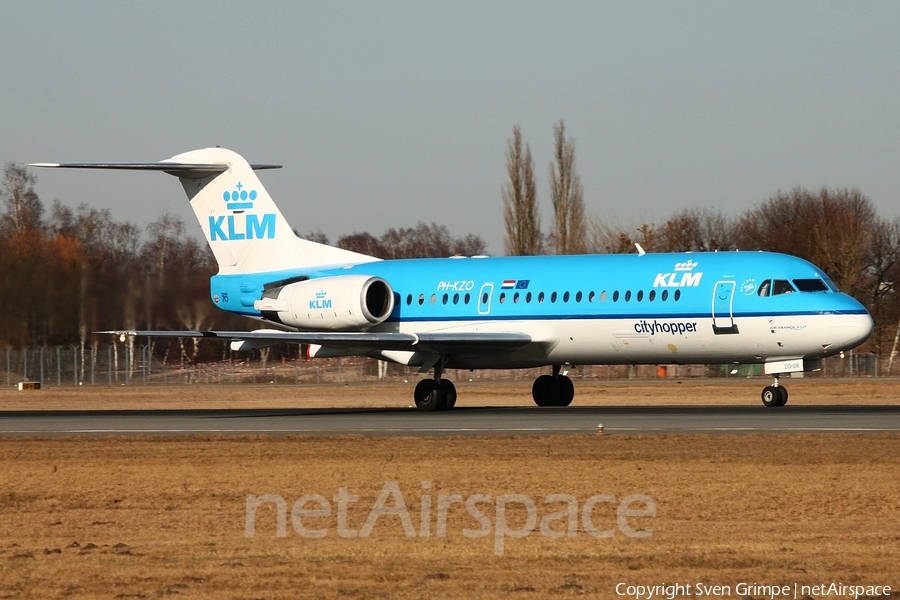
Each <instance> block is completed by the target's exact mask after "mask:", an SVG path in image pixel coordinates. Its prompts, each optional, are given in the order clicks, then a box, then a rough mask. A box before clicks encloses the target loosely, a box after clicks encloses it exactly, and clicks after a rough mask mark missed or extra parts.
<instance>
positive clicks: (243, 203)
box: [222, 182, 257, 210]
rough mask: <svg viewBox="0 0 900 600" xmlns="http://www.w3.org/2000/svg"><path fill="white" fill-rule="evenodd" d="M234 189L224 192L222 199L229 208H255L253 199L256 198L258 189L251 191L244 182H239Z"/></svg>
mask: <svg viewBox="0 0 900 600" xmlns="http://www.w3.org/2000/svg"><path fill="white" fill-rule="evenodd" d="M234 187H235V188H237V189H234V190H232V191H230V192H225V193H224V194H222V199H223V200H225V204H227V205H228V210H244V209H248V208H253V201H254V200H256V195H257V194H256V190H250V191H249V192H248V191H247V190H245V189H244V184H242V183H241V182H238V184H237V185H236V186H234Z"/></svg>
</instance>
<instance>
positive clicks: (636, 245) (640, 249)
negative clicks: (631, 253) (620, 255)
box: [634, 242, 647, 256]
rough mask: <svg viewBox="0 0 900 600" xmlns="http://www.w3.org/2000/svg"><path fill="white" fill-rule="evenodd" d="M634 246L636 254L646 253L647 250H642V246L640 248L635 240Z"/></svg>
mask: <svg viewBox="0 0 900 600" xmlns="http://www.w3.org/2000/svg"><path fill="white" fill-rule="evenodd" d="M634 247H635V248H637V251H638V256H643V255H645V254H647V251H646V250H644V249H643V248H641V245H640V244H638V243H637V242H635V243H634Z"/></svg>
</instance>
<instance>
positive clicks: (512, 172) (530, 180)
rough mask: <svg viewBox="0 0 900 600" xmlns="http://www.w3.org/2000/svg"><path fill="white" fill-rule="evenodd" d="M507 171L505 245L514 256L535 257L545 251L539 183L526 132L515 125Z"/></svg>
mask: <svg viewBox="0 0 900 600" xmlns="http://www.w3.org/2000/svg"><path fill="white" fill-rule="evenodd" d="M506 172H507V175H508V176H509V181H507V182H506V185H504V186H503V190H502V194H503V222H504V224H505V226H506V239H505V240H504V247H505V250H506V254H507V255H510V256H533V255H535V254H540V253H541V249H542V248H541V247H542V245H543V240H542V236H541V217H540V214H539V213H538V210H537V186H536V185H535V182H534V161H533V160H532V159H531V148H529V147H528V144H525V147H524V148H523V147H522V131H521V130H520V129H519V126H518V125H516V126H515V127H513V137H512V139H511V140H509V143H508V145H507V148H506Z"/></svg>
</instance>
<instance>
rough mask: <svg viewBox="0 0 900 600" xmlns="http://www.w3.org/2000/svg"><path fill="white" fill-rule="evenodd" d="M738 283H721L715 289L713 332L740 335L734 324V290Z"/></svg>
mask: <svg viewBox="0 0 900 600" xmlns="http://www.w3.org/2000/svg"><path fill="white" fill-rule="evenodd" d="M736 286H737V283H736V282H734V281H719V282H717V283H716V287H715V289H713V298H712V317H713V332H714V333H716V334H722V333H738V329H737V325H735V324H734V312H733V309H734V290H735V287H736Z"/></svg>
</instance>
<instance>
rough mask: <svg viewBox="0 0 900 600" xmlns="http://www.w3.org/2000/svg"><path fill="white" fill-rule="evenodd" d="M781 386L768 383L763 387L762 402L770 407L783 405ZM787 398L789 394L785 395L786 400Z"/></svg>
mask: <svg viewBox="0 0 900 600" xmlns="http://www.w3.org/2000/svg"><path fill="white" fill-rule="evenodd" d="M780 389H781V388H777V387H775V386H774V385H767V386H766V387H764V388H763V391H762V402H763V404H765V405H766V406H768V407H769V408H774V407H776V406H781V404H779V403H780V402H781V392H780V391H779V390H780ZM786 400H787V396H785V401H786Z"/></svg>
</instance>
